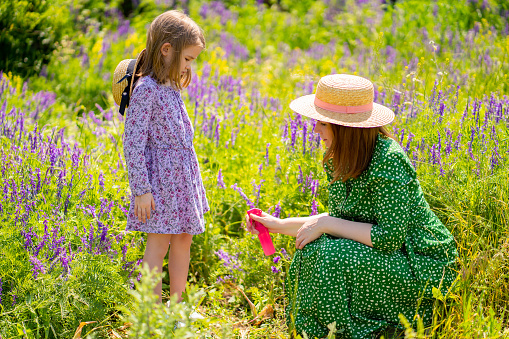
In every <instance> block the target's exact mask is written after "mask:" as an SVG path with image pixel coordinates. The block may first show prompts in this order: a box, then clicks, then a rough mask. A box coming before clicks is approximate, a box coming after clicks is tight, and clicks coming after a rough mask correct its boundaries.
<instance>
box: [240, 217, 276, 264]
mask: <svg viewBox="0 0 509 339" xmlns="http://www.w3.org/2000/svg"><path fill="white" fill-rule="evenodd" d="M247 214H248V215H249V216H251V214H254V215H257V216H261V215H262V210H261V209H259V208H252V209H250V210H249V211H247ZM251 222H253V223H254V227H255V228H256V230H257V231H258V232H260V233H258V239H260V244H261V245H262V249H263V253H265V255H267V256H268V255H272V254H274V253H275V252H276V250H275V249H274V243H273V242H272V239H271V238H270V233H269V230H268V229H267V227H265V226H263V225H262V224H261V223H259V222H258V221H255V220H253V219H251Z"/></svg>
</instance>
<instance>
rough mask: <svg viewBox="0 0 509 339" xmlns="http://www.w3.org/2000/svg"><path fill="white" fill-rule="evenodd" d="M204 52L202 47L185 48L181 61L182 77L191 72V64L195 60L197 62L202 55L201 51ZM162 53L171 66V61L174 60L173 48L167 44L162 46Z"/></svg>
mask: <svg viewBox="0 0 509 339" xmlns="http://www.w3.org/2000/svg"><path fill="white" fill-rule="evenodd" d="M202 50H203V48H202V47H200V46H188V47H186V48H184V50H183V51H182V53H181V59H180V75H182V76H184V75H185V74H186V73H187V70H191V63H192V62H193V60H196V58H198V55H200V53H201V51H202ZM161 53H162V54H163V56H164V60H165V62H166V64H167V65H168V64H170V62H171V59H172V58H173V53H174V50H173V47H171V44H170V43H168V42H166V43H164V44H163V45H162V46H161Z"/></svg>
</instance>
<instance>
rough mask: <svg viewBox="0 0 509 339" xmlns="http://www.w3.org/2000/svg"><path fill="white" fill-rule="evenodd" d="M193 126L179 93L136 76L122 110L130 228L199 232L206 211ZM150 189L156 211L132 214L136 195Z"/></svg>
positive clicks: (149, 79)
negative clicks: (146, 214) (145, 216)
mask: <svg viewBox="0 0 509 339" xmlns="http://www.w3.org/2000/svg"><path fill="white" fill-rule="evenodd" d="M193 134H194V131H193V127H192V125H191V121H190V120H189V116H188V115H187V111H186V107H185V106H184V102H183V101H182V97H181V96H180V92H179V91H176V90H174V89H173V88H171V87H169V86H164V85H159V84H158V83H157V82H156V81H155V80H154V79H153V78H151V77H150V76H147V77H143V78H140V79H139V80H138V82H137V86H136V88H135V89H134V90H133V94H132V97H131V101H130V104H129V108H128V110H127V113H126V121H125V131H124V156H125V159H126V163H127V173H128V177H129V186H130V188H131V192H132V195H131V206H130V208H129V214H128V216H127V226H126V230H128V231H141V232H147V233H160V234H180V233H188V234H200V233H203V231H204V230H205V228H204V225H205V223H204V219H203V214H204V213H205V212H207V211H208V210H209V205H208V202H207V198H206V196H205V189H204V187H203V183H202V179H201V175H200V168H199V165H198V159H197V157H196V152H195V150H194V147H193ZM148 192H152V195H153V197H154V201H155V211H153V210H152V211H151V215H150V219H147V221H146V223H142V222H140V221H138V218H137V217H136V216H135V215H134V197H135V196H140V195H143V194H145V193H148Z"/></svg>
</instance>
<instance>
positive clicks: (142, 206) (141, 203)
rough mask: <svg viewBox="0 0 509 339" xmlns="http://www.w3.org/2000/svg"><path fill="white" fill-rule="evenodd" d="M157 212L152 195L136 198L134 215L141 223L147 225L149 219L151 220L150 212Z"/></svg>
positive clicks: (146, 194) (147, 194)
mask: <svg viewBox="0 0 509 339" xmlns="http://www.w3.org/2000/svg"><path fill="white" fill-rule="evenodd" d="M151 209H152V210H154V211H155V210H156V203H155V201H154V197H153V196H152V193H150V192H149V193H145V194H143V195H139V196H137V197H134V215H135V216H136V217H137V218H138V220H139V221H141V222H142V223H145V221H146V220H147V219H150V210H151Z"/></svg>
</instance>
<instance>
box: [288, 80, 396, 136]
mask: <svg viewBox="0 0 509 339" xmlns="http://www.w3.org/2000/svg"><path fill="white" fill-rule="evenodd" d="M373 97H374V90H373V84H372V83H371V81H369V80H368V79H365V78H362V77H359V76H356V75H349V74H332V75H327V76H324V77H323V78H321V79H320V82H318V86H317V88H316V94H310V95H305V96H302V97H300V98H297V99H295V100H293V101H292V102H291V103H290V108H291V109H292V110H293V111H295V112H296V113H299V114H302V115H304V116H307V117H310V118H313V119H316V120H320V121H325V122H329V123H333V124H337V125H343V126H350V127H363V128H368V127H379V126H383V125H386V124H388V123H390V122H391V121H392V120H394V112H393V111H392V110H390V109H389V108H387V107H385V106H383V105H380V104H377V103H374V102H373Z"/></svg>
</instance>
